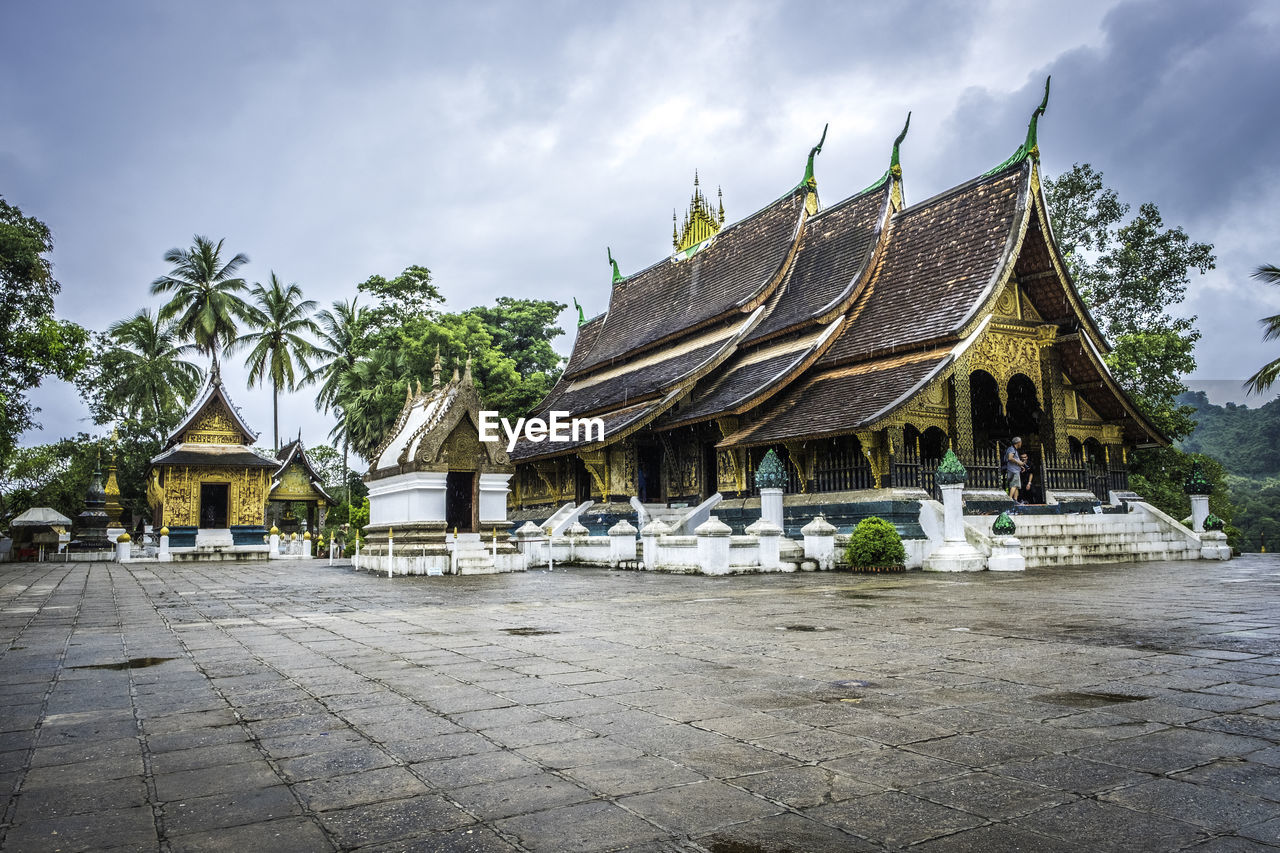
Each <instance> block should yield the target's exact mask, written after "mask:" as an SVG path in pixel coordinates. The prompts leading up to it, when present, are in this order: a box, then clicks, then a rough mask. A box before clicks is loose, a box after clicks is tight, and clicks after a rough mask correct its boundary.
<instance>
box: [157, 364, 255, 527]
mask: <svg viewBox="0 0 1280 853" xmlns="http://www.w3.org/2000/svg"><path fill="white" fill-rule="evenodd" d="M256 437H257V433H255V432H253V431H252V430H250V429H249V427H248V425H247V424H245V422H244V419H243V418H241V417H240V413H239V411H238V410H237V409H236V407H235V406H234V405H233V404H232V403H231V399H230V398H229V397H228V396H227V391H226V388H224V387H223V385H222V381H221V379H220V377H219V374H218V370H217V368H216V367H215V369H214V370H213V372H212V373H211V374H210V377H209V381H208V384H207V385H206V386H205V389H204V391H203V392H202V393H201V394H200V396H199V397H198V398H197V399H196V402H195V404H194V405H193V406H192V407H191V409H190V410H189V411H188V413H187V415H186V417H185V418H183V420H182V422H181V423H180V424H178V427H177V428H176V429H175V430H174V431H173V432H172V433H171V434H170V435H169V437H168V439H167V440H166V441H165V444H164V449H163V450H162V451H161V452H160V453H159V454H158V455H157V456H156V457H155V458H153V459H152V460H151V469H150V472H149V474H148V482H147V499H148V502H149V503H150V505H151V513H152V514H151V517H152V519H153V521H154V524H155V525H156V526H157V527H167V528H168V529H169V541H170V545H171V547H172V548H173V549H175V550H180V549H184V548H195V547H197V546H201V545H208V546H211V547H227V548H229V547H234V546H255V547H260V546H262V544H263V537H264V536H265V535H266V528H265V527H264V521H265V512H266V506H267V495H268V493H269V491H270V489H271V475H272V473H273V472H275V471H276V470H277V469H278V468H279V467H280V463H279V461H278V460H275V459H271V458H269V457H266V456H263V455H261V454H259V453H257V452H256V451H254V450H253V449H252V447H251V444H252V442H253V440H254V439H255V438H256Z"/></svg>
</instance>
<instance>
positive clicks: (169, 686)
mask: <svg viewBox="0 0 1280 853" xmlns="http://www.w3.org/2000/svg"><path fill="white" fill-rule="evenodd" d="M0 649H2V650H3V653H2V654H0V791H2V792H4V793H5V794H7V796H6V798H5V799H4V802H5V806H4V812H3V819H2V821H0V848H3V849H4V850H13V851H45V850H48V851H55V850H57V851H74V850H158V851H237V853H240V851H254V850H273V851H304V853H311V851H321V850H333V849H338V850H356V849H358V850H362V851H365V850H367V851H374V850H377V851H410V850H412V851H477V853H478V851H512V850H525V851H557V853H558V851H606V850H615V849H627V850H637V851H652V852H653V853H656V851H668V852H669V853H674V851H707V853H765V852H766V851H768V853H787V851H837V850H852V851H861V850H883V849H902V848H907V847H910V848H911V849H912V850H919V851H930V853H934V851H1002V850H1024V851H1067V850H1098V851H1101V850H1126V851H1127V850H1182V849H1192V850H1197V851H1205V853H1208V851H1215V853H1223V851H1251V850H1272V849H1275V847H1276V846H1280V557H1277V556H1267V555H1263V556H1249V557H1244V558H1240V559H1236V560H1233V561H1231V562H1230V563H1227V564H1225V565H1223V564H1218V563H1209V562H1204V563H1180V564H1178V563H1160V564H1142V565H1128V566H1098V567H1073V568H1061V569H1040V570H1035V571H1031V572H1027V573H1026V574H1025V575H1010V574H991V573H982V574H977V575H963V576H947V575H934V574H922V573H919V572H915V573H910V574H906V575H896V576H886V575H875V576H855V575H849V574H832V573H822V574H804V575H755V576H743V577H730V578H706V577H686V576H671V575H653V574H646V573H637V572H609V571H604V570H596V569H569V570H560V569H557V571H555V572H553V573H550V574H548V573H547V572H545V571H538V572H530V573H528V574H523V575H496V576H476V577H436V578H427V577H418V578H395V579H387V578H384V577H374V576H370V575H368V574H362V573H358V572H355V571H353V570H351V569H350V567H348V566H345V565H340V566H333V567H330V566H328V565H326V564H325V563H324V562H322V561H312V562H283V563H281V562H272V563H269V564H260V563H256V564H243V565H234V564H233V565H227V564H219V565H210V566H208V567H192V566H180V567H179V566H172V567H170V566H164V567H157V566H155V565H149V566H142V565H126V566H121V565H114V564H91V565H53V564H47V563H46V564H40V565H34V564H24V565H13V564H5V565H0ZM1268 845H1271V846H1268Z"/></svg>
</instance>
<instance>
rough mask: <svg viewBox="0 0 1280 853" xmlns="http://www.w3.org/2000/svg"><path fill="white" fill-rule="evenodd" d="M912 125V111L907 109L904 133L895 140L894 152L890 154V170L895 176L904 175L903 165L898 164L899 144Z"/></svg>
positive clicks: (903, 127)
mask: <svg viewBox="0 0 1280 853" xmlns="http://www.w3.org/2000/svg"><path fill="white" fill-rule="evenodd" d="M909 127H911V112H910V110H908V111H907V123H906V124H904V125H903V126H902V133H899V134H898V138H897V139H895V140H893V154H891V155H890V156H889V172H890V173H891V174H892V175H893V176H894V177H895V178H901V177H902V166H900V165H898V146H900V145H902V140H904V139H906V138H907V128H909Z"/></svg>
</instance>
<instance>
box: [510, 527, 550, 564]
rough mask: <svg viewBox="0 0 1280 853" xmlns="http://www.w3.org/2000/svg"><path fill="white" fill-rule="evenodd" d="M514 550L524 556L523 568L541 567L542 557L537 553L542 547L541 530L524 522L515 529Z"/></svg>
mask: <svg viewBox="0 0 1280 853" xmlns="http://www.w3.org/2000/svg"><path fill="white" fill-rule="evenodd" d="M514 538H515V540H516V550H517V551H519V552H520V553H521V554H523V555H524V567H525V568H526V569H528V568H529V567H530V566H537V565H541V563H542V555H541V554H539V553H538V552H539V551H540V550H541V545H542V541H543V539H542V528H541V527H539V526H538V525H536V524H534V523H533V522H532V521H526V522H525V523H524V524H522V525H520V527H518V528H516V532H515V536H514Z"/></svg>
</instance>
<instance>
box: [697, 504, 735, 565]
mask: <svg viewBox="0 0 1280 853" xmlns="http://www.w3.org/2000/svg"><path fill="white" fill-rule="evenodd" d="M693 535H694V536H697V537H698V565H699V566H700V567H701V568H702V571H703V573H704V574H708V575H727V574H729V537H730V536H732V535H733V528H731V527H730V526H729V525H727V524H725V523H724V522H723V521H721V520H720V519H718V518H716V517H715V516H714V515H713V516H711V517H710V518H708V519H707V520H706V521H704V522H702V524H699V525H698V526H697V527H696V528H694V531H693Z"/></svg>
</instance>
